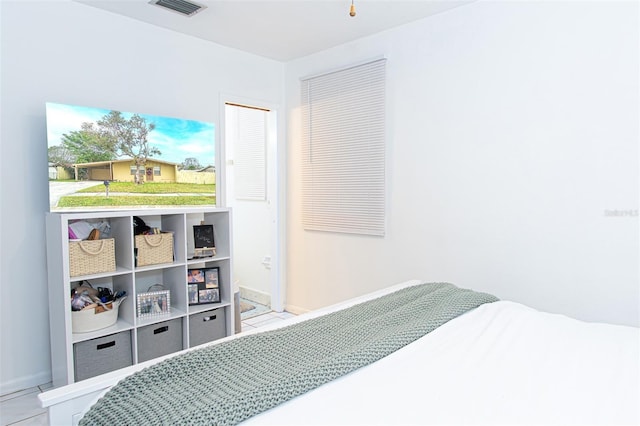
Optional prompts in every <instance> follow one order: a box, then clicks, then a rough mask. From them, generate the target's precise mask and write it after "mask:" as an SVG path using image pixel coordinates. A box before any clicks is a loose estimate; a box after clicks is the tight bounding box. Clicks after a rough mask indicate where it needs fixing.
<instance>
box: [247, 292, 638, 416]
mask: <svg viewBox="0 0 640 426" xmlns="http://www.w3.org/2000/svg"><path fill="white" fill-rule="evenodd" d="M639 342H640V331H639V330H638V329H637V328H632V327H623V326H613V325H604V324H589V323H584V322H580V321H576V320H573V319H570V318H567V317H564V316H560V315H551V314H547V313H541V312H539V311H536V310H534V309H531V308H528V307H526V306H523V305H520V304H517V303H512V302H504V301H501V302H496V303H491V304H486V305H483V306H481V307H479V308H477V309H475V310H473V311H471V312H469V313H467V314H464V315H463V316H461V317H458V318H457V319H455V320H452V321H450V322H449V323H447V324H445V325H443V326H441V327H439V328H438V329H436V330H435V331H433V332H431V333H430V334H428V335H426V336H425V337H423V338H422V339H420V340H418V341H416V342H414V343H413V344H411V345H409V346H407V347H405V348H403V349H401V350H400V351H397V352H395V353H394V354H392V355H390V356H388V357H386V358H384V359H382V360H381V361H378V362H376V363H375V364H373V365H370V366H368V367H365V368H363V369H360V370H358V371H356V372H354V373H352V374H350V375H348V376H345V377H343V378H341V379H338V380H336V381H334V382H331V383H329V384H327V385H324V386H322V387H321V388H318V389H316V390H314V391H312V392H309V393H307V394H305V395H302V396H301V397H298V398H296V399H294V400H292V401H289V402H288V403H285V404H283V405H280V406H279V407H276V408H275V409H272V410H270V411H268V412H265V413H263V414H261V415H259V416H257V417H254V418H252V419H251V420H249V421H247V422H245V424H251V425H253V424H255V425H258V424H260V425H301V424H305V425H328V424H331V425H335V424H343V425H375V424H387V425H400V424H420V425H423V424H461V425H472V424H492V425H495V424H505V425H516V424H519V425H521V424H531V425H540V424H545V425H551V424H554V425H570V424H580V425H583V424H602V425H616V424H633V425H637V424H640V391H639V389H640V371H639V363H640V354H639V346H640V345H639Z"/></svg>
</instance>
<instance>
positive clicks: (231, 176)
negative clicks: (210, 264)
mask: <svg viewBox="0 0 640 426" xmlns="http://www.w3.org/2000/svg"><path fill="white" fill-rule="evenodd" d="M223 136H224V141H223V145H224V153H223V161H222V162H223V163H224V176H225V182H224V187H225V191H224V195H223V198H224V201H223V202H224V205H226V206H229V207H231V208H232V209H233V210H232V212H233V219H232V222H233V276H234V281H235V282H234V287H235V291H238V290H239V289H240V288H242V289H243V292H245V293H248V294H251V295H252V297H251V299H252V300H255V301H257V302H261V303H264V302H265V301H268V303H269V304H270V305H271V308H272V309H273V310H275V311H282V310H283V306H282V301H281V297H280V283H279V279H278V277H279V273H278V272H279V271H278V269H279V261H278V260H279V259H278V258H277V257H278V247H279V244H278V235H279V233H278V205H279V203H278V199H277V197H278V193H277V170H278V164H277V156H276V151H277V149H276V147H277V144H276V142H277V131H276V112H275V111H273V110H271V109H268V108H263V107H260V106H251V105H244V104H243V105H240V104H237V103H232V102H229V101H226V102H225V105H224V129H223Z"/></svg>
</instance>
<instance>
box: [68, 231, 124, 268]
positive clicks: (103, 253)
mask: <svg viewBox="0 0 640 426" xmlns="http://www.w3.org/2000/svg"><path fill="white" fill-rule="evenodd" d="M115 245H116V244H115V239H114V238H105V239H103V240H91V241H89V240H87V241H69V275H71V276H72V277H77V276H78V275H89V274H98V273H100V272H112V271H115V270H116V254H115V251H116V250H115Z"/></svg>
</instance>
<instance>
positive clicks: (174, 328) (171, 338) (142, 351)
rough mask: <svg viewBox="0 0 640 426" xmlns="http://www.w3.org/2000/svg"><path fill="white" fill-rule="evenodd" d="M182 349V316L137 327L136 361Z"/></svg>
mask: <svg viewBox="0 0 640 426" xmlns="http://www.w3.org/2000/svg"><path fill="white" fill-rule="evenodd" d="M181 350H182V318H176V319H172V320H169V321H164V322H159V323H157V324H152V325H147V326H144V327H140V328H139V329H138V362H143V361H148V360H150V359H153V358H157V357H159V356H162V355H167V354H170V353H173V352H178V351H181Z"/></svg>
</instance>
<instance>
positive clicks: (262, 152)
mask: <svg viewBox="0 0 640 426" xmlns="http://www.w3.org/2000/svg"><path fill="white" fill-rule="evenodd" d="M227 112H228V114H235V117H230V120H229V121H230V122H234V123H235V124H236V125H237V128H236V129H234V130H235V135H236V137H237V139H236V141H235V147H234V158H233V166H234V182H235V198H236V199H238V200H257V201H263V200H265V199H266V194H267V189H266V176H267V160H266V151H267V146H266V125H267V124H266V114H267V113H266V112H265V111H264V110H260V109H254V108H249V107H242V106H231V107H230V106H228V107H227ZM233 118H235V120H232V119H233Z"/></svg>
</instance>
